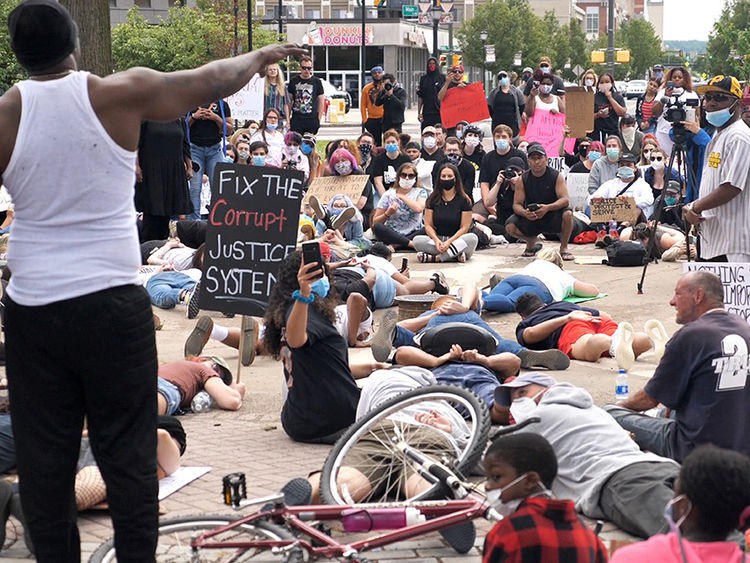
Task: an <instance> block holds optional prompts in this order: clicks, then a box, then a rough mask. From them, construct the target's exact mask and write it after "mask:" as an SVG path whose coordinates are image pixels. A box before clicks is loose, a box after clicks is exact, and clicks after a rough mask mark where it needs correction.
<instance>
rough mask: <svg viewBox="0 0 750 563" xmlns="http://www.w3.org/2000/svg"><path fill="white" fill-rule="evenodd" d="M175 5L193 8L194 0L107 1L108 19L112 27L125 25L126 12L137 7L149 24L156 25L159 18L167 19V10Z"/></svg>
mask: <svg viewBox="0 0 750 563" xmlns="http://www.w3.org/2000/svg"><path fill="white" fill-rule="evenodd" d="M176 5H183V6H185V5H186V6H195V0H182V1H180V0H109V17H110V20H111V24H112V26H115V25H118V24H121V23H125V20H126V19H127V16H128V10H130V8H132V7H134V6H137V7H138V10H139V11H140V13H141V14H143V15H144V16H145V17H146V18H148V20H149V21H150V22H152V23H157V22H158V21H159V18H166V17H167V10H169V8H171V7H173V6H176Z"/></svg>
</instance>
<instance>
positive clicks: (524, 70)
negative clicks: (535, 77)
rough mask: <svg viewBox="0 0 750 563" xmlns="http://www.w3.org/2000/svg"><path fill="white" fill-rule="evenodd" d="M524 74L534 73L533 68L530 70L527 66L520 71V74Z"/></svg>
mask: <svg viewBox="0 0 750 563" xmlns="http://www.w3.org/2000/svg"><path fill="white" fill-rule="evenodd" d="M524 72H534V69H533V68H531V67H530V66H527V67H526V68H524V69H523V70H522V71H521V73H524Z"/></svg>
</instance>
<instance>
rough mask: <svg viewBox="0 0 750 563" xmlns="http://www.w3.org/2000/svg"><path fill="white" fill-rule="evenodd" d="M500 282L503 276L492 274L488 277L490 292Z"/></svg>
mask: <svg viewBox="0 0 750 563" xmlns="http://www.w3.org/2000/svg"><path fill="white" fill-rule="evenodd" d="M501 281H503V276H501V275H500V274H492V275H491V276H490V291H492V290H493V289H495V286H496V285H497V284H499V283H500V282H501Z"/></svg>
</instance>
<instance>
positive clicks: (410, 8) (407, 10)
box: [401, 4, 419, 18]
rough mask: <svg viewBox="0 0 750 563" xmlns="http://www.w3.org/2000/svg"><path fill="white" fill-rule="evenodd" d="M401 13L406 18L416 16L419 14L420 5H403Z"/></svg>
mask: <svg viewBox="0 0 750 563" xmlns="http://www.w3.org/2000/svg"><path fill="white" fill-rule="evenodd" d="M401 15H402V16H403V17H405V18H416V17H417V16H418V15H419V7H418V6H415V5H414V4H404V5H403V6H401Z"/></svg>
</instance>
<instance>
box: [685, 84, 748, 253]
mask: <svg viewBox="0 0 750 563" xmlns="http://www.w3.org/2000/svg"><path fill="white" fill-rule="evenodd" d="M698 91H699V93H700V94H701V95H703V96H704V101H705V111H706V121H708V123H710V124H711V125H713V126H714V127H716V128H717V129H716V133H714V136H713V138H712V139H711V142H710V143H709V144H708V146H707V147H706V157H705V164H704V167H703V176H702V179H701V184H700V193H699V197H698V199H696V200H695V201H693V202H691V203H690V204H688V205H686V206H685V207H684V208H683V217H684V218H685V219H686V220H687V221H688V222H690V223H692V224H693V225H700V259H701V260H710V261H712V262H726V261H729V262H750V168H749V167H748V162H750V129H748V127H747V125H745V123H744V122H743V121H742V119H741V115H742V106H741V104H740V99H741V98H742V89H741V88H740V84H739V82H738V81H737V79H736V78H734V77H733V76H723V75H719V76H715V77H713V78H712V79H711V80H710V81H709V83H708V84H707V85H705V86H701V87H699V88H698Z"/></svg>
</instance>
